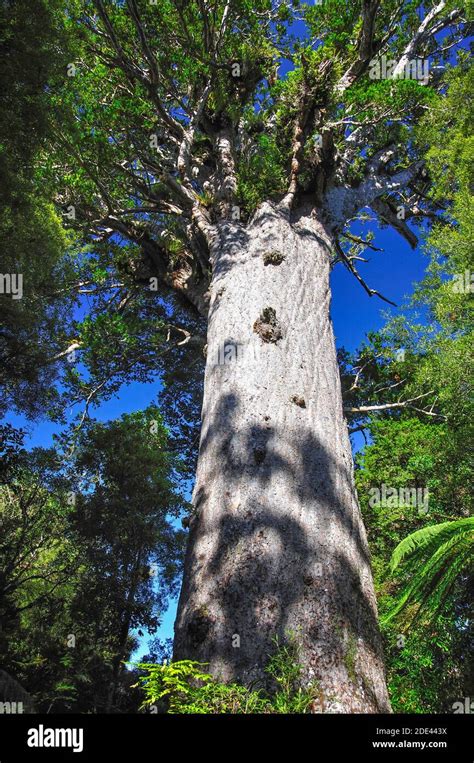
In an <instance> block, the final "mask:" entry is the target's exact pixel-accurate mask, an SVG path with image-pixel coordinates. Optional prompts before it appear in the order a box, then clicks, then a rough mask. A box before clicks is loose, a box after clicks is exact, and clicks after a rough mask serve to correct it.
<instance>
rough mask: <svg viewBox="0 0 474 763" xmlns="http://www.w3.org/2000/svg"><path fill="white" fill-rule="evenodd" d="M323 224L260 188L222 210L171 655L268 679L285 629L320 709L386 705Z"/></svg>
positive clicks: (221, 673) (221, 672)
mask: <svg viewBox="0 0 474 763" xmlns="http://www.w3.org/2000/svg"><path fill="white" fill-rule="evenodd" d="M331 257H332V245H331V238H330V234H329V233H328V231H327V229H326V227H325V225H324V223H323V222H321V221H319V220H318V219H317V218H316V217H314V216H309V215H308V216H305V214H304V213H303V214H301V213H300V214H299V216H296V215H295V216H293V217H292V219H291V221H290V218H289V214H288V212H287V211H281V210H279V209H278V208H277V207H275V206H273V205H272V204H269V203H265V204H263V205H261V207H260V208H259V209H258V210H257V212H256V213H255V215H254V217H253V219H252V221H251V222H250V223H249V224H248V225H247V226H246V227H244V226H243V225H240V224H238V223H231V222H226V223H221V224H220V226H219V235H218V237H217V239H216V242H215V245H214V247H213V251H212V266H213V278H212V284H211V303H210V313H209V326H208V349H207V361H206V376H205V391H204V402H203V410H202V432H201V442H200V452H199V463H198V470H197V479H196V485H195V490H194V496H193V506H194V515H193V519H192V521H191V527H190V537H189V542H188V549H187V554H186V561H185V571H184V580H183V586H182V591H181V597H180V602H179V608H178V616H177V621H176V625H175V655H174V657H175V659H185V658H187V659H195V660H199V661H202V662H206V663H209V670H210V672H212V674H213V675H215V676H216V677H218V678H219V679H221V680H223V681H226V682H229V681H238V682H241V683H245V684H247V685H249V684H251V683H253V682H254V681H256V683H257V685H258V684H259V683H262V684H266V683H267V682H268V675H267V674H266V673H265V671H264V667H265V665H266V664H267V662H268V658H269V656H270V655H271V654H272V653H273V652H274V651H275V643H274V639H275V637H277V638H278V640H279V642H280V643H284V642H285V640H286V639H287V637H288V634H289V633H290V632H293V633H294V634H295V635H296V638H297V640H298V641H299V642H300V645H301V663H302V666H303V683H304V684H308V683H311V682H313V683H314V682H316V685H317V687H318V694H319V700H318V701H317V702H316V703H315V708H314V709H315V711H316V712H318V711H320V712H387V711H389V710H390V707H389V701H388V697H387V690H386V684H385V676H384V665H383V657H382V648H381V641H380V635H379V631H378V626H377V610H376V601H375V594H374V588H373V582H372V575H371V569H370V560H369V553H368V547H367V541H366V535H365V530H364V526H363V523H362V519H361V515H360V510H359V506H358V502H357V497H356V493H355V488H354V481H353V465H352V454H351V446H350V441H349V436H348V432H347V426H346V423H345V420H344V416H343V410H342V399H341V389H340V381H339V373H338V365H337V359H336V351H335V343H334V335H333V330H332V324H331V320H330V316H329V307H330V289H329V273H330V261H331Z"/></svg>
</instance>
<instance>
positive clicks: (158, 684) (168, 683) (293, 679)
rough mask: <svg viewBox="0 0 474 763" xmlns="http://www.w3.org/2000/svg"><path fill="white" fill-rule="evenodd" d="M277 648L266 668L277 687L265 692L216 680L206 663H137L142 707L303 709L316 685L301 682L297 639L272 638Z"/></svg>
mask: <svg viewBox="0 0 474 763" xmlns="http://www.w3.org/2000/svg"><path fill="white" fill-rule="evenodd" d="M275 646H276V651H275V653H274V654H273V655H272V656H271V657H270V659H269V661H268V664H267V667H266V671H267V673H268V674H269V676H270V677H271V679H273V682H274V683H275V686H276V690H275V691H274V692H272V693H268V692H266V691H264V690H263V689H261V690H255V689H250V688H247V687H245V686H241V685H238V684H234V683H231V684H223V683H219V681H217V680H216V679H215V678H213V676H211V675H210V674H209V673H206V672H205V671H204V668H205V667H206V665H204V664H201V663H198V662H193V661H192V660H181V661H178V662H170V663H169V664H166V663H164V664H162V665H156V664H153V663H140V664H139V665H137V668H138V669H139V670H140V671H144V672H145V675H141V676H140V678H139V684H140V685H141V687H142V689H143V691H144V693H145V697H146V700H145V703H144V705H143V707H145V708H146V707H149V706H150V705H155V704H156V703H160V702H163V701H164V702H165V704H164V705H162V707H163V709H165V708H166V711H167V712H169V713H180V714H194V713H196V714H217V713H219V714H222V713H227V714H236V715H238V714H243V713H307V712H310V711H311V706H312V704H313V703H314V700H315V697H316V696H317V685H316V683H314V684H313V685H312V686H310V687H306V688H303V687H302V686H301V675H302V667H301V664H300V663H299V648H298V641H297V638H296V637H295V636H294V635H291V634H290V636H289V638H288V640H287V642H286V643H285V644H284V645H279V644H278V641H275Z"/></svg>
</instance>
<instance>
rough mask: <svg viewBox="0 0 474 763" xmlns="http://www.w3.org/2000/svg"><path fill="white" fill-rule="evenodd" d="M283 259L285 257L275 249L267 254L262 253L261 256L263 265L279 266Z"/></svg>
mask: <svg viewBox="0 0 474 763" xmlns="http://www.w3.org/2000/svg"><path fill="white" fill-rule="evenodd" d="M284 259H285V255H284V254H282V253H281V252H279V251H278V250H277V249H275V250H273V251H269V252H264V254H263V264H264V265H281V263H282V262H283V260H284Z"/></svg>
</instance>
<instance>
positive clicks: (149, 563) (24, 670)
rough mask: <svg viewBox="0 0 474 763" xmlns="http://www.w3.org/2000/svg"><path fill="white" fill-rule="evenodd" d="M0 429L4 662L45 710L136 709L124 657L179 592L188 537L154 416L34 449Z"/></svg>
mask: <svg viewBox="0 0 474 763" xmlns="http://www.w3.org/2000/svg"><path fill="white" fill-rule="evenodd" d="M2 433H3V435H4V443H3V452H4V453H5V455H6V461H5V466H4V468H3V470H2V473H1V475H2V485H1V486H0V525H1V529H2V532H1V535H0V617H1V620H2V630H1V631H0V661H1V664H2V667H4V668H5V669H6V670H8V671H9V672H11V674H12V675H14V676H15V677H16V678H17V679H18V680H19V681H20V682H21V683H22V684H23V685H24V686H25V688H26V689H27V690H28V691H29V692H30V693H31V694H32V695H33V697H34V699H35V702H36V704H37V706H38V708H39V709H43V710H45V711H47V710H51V709H54V711H61V710H63V711H71V710H76V711H78V712H104V711H108V712H110V711H122V712H126V711H127V710H130V711H136V710H137V707H138V705H137V699H138V695H137V693H136V692H134V691H133V690H131V688H130V687H131V684H132V683H133V681H134V680H136V676H135V674H131V673H130V671H126V670H125V669H124V667H123V661H124V660H126V659H128V658H129V657H130V654H131V653H132V651H133V649H134V648H135V646H136V643H137V642H136V637H135V635H134V632H135V631H136V630H137V629H140V628H145V629H147V630H148V632H149V633H153V632H155V631H156V629H157V627H158V625H159V622H160V617H161V613H162V612H163V611H164V610H165V609H166V606H167V601H168V598H169V597H170V596H174V595H175V594H176V592H177V584H178V573H179V571H180V567H181V559H182V551H183V543H184V533H183V531H181V530H177V529H176V527H175V522H176V520H177V518H178V517H179V516H180V514H181V513H182V511H183V510H184V509H185V504H184V503H183V501H182V500H181V498H180V497H179V494H178V492H177V484H178V480H179V472H180V464H179V461H177V460H176V458H175V456H173V455H172V454H171V453H170V451H169V447H168V432H167V430H166V428H165V426H164V424H163V420H162V417H161V414H160V412H159V410H158V409H157V408H156V407H150V408H149V409H147V410H146V411H143V412H138V413H134V414H129V415H126V416H124V417H122V418H121V419H119V420H116V421H111V422H108V423H96V422H93V421H87V422H84V423H83V425H82V427H81V428H80V429H79V430H77V428H72V429H71V431H70V432H68V433H67V434H64V435H63V437H62V438H60V441H59V443H58V447H57V448H56V449H51V450H48V451H46V450H43V449H36V450H34V451H33V452H32V453H29V452H28V451H26V450H24V449H22V448H21V444H22V438H21V436H20V437H17V436H16V434H15V432H14V431H12V430H11V429H9V428H8V427H7V428H2ZM71 442H72V443H73V448H72V449H71Z"/></svg>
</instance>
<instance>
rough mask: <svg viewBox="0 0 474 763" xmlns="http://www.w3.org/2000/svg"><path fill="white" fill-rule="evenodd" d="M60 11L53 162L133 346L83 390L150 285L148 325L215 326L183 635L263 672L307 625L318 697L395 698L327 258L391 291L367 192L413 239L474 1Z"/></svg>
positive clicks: (129, 5)
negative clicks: (447, 68) (77, 41)
mask: <svg viewBox="0 0 474 763" xmlns="http://www.w3.org/2000/svg"><path fill="white" fill-rule="evenodd" d="M68 21H69V23H70V24H71V25H73V27H74V28H76V29H78V30H79V31H80V35H81V46H82V47H81V50H80V52H79V53H78V55H77V60H76V61H75V62H71V65H70V66H69V67H68V75H69V76H68V78H67V80H66V79H65V84H64V87H63V88H62V89H61V91H60V93H59V94H55V93H52V96H51V97H52V99H53V104H54V103H59V101H60V102H61V105H62V107H64V104H65V103H66V104H67V106H68V107H69V113H70V119H69V121H68V120H67V119H64V118H63V117H62V119H61V122H60V123H59V122H58V125H57V129H56V136H55V140H56V156H57V160H56V162H55V164H54V166H52V167H50V171H51V173H52V174H53V176H54V178H55V182H56V186H57V188H58V201H59V202H60V203H61V204H62V206H63V208H64V209H65V210H68V219H69V220H70V221H71V223H73V224H76V225H77V226H78V227H79V228H80V229H81V230H82V231H85V232H86V233H88V234H93V235H94V247H95V252H96V253H97V258H98V262H99V266H100V267H99V269H98V266H97V261H96V270H95V274H96V276H97V274H98V273H99V279H98V280H96V283H95V286H93V287H91V288H92V289H93V290H94V289H95V291H96V293H97V291H98V290H102V291H103V290H104V289H106V290H108V292H109V294H110V293H111V294H112V297H111V298H110V300H109V303H108V306H109V307H110V305H112V306H115V308H116V312H115V315H114V316H113V318H112V319H110V318H105V319H104V321H105V323H106V325H108V326H109V329H111V330H109V333H108V336H111V337H112V339H111V341H112V346H116V345H114V344H113V343H114V342H115V337H116V336H118V337H119V338H118V345H117V346H118V347H119V348H120V352H119V353H118V354H117V353H115V354H114V353H110V352H109V356H108V363H109V370H108V371H107V372H104V376H103V378H99V379H97V380H96V381H95V382H94V381H93V380H92V382H91V381H90V380H89V383H90V386H88V385H87V384H85V386H83V387H82V391H83V393H84V390H85V389H87V392H86V393H84V398H85V399H86V400H87V403H89V402H90V401H91V399H92V398H93V397H94V396H95V395H98V394H100V393H101V391H102V392H103V391H104V390H106V389H107V385H108V384H109V382H110V378H111V375H112V374H113V373H114V372H116V368H115V367H113V368H112V370H111V371H110V367H111V366H114V363H115V364H117V357H118V358H119V359H122V358H123V357H124V355H123V353H126V352H128V350H129V349H130V343H127V341H126V338H125V339H124V336H123V332H122V329H120V322H121V321H123V320H125V317H126V315H127V314H129V312H127V311H130V310H133V302H134V301H135V304H137V303H138V304H141V303H140V300H142V301H143V299H144V297H143V294H144V293H146V295H147V297H146V299H147V305H148V309H149V306H150V299H151V298H153V296H155V297H156V300H155V305H156V310H157V316H159V321H158V323H157V327H156V332H157V333H156V335H157V336H161V334H160V332H161V330H162V329H164V330H165V331H164V336H165V337H167V338H169V336H170V334H171V335H172V336H173V338H174V339H175V344H176V345H179V346H180V347H182V346H183V345H187V346H191V344H193V343H194V345H195V346H199V342H200V338H199V337H198V336H196V335H195V334H194V333H193V332H192V331H190V323H189V320H190V319H189V317H186V316H189V315H190V314H192V313H193V311H194V316H195V318H194V323H193V327H194V328H196V327H197V328H198V329H199V327H204V326H205V327H206V328H207V353H206V370H205V384H204V400H203V406H202V430H201V440H200V448H199V460H198V468H197V478H196V484H195V490H194V497H193V504H194V511H193V515H192V518H191V523H190V525H191V526H190V537H189V544H188V551H187V558H186V564H185V572H184V581H183V587H182V592H181V598H180V604H179V612H178V618H177V623H176V637H175V656H176V657H177V658H185V657H192V658H194V659H199V660H201V661H204V662H208V663H209V665H210V670H211V672H212V673H213V674H214V675H216V676H218V677H219V678H221V679H223V680H226V681H229V680H239V681H242V682H244V683H249V682H251V681H255V680H264V679H265V673H264V670H263V668H264V665H265V664H266V663H267V661H268V655H269V652H270V651H271V649H272V640H273V638H274V637H275V636H276V635H277V636H279V637H280V638H284V637H285V633H286V632H287V631H288V630H294V631H297V632H298V633H299V638H300V641H301V654H302V659H303V667H304V670H303V681H304V682H306V683H309V682H314V681H318V682H319V686H320V688H321V698H322V699H321V706H322V709H324V710H340V711H346V712H351V711H352V712H358V711H361V712H379V711H384V710H387V709H388V707H389V704H388V698H387V692H386V687H385V679H384V668H383V658H382V653H381V645H380V638H379V633H378V628H377V611H376V603H375V596H374V590H373V584H372V577H371V570H370V561H369V555H368V548H367V542H366V537H365V531H364V527H363V523H362V520H361V516H360V512H359V507H358V503H357V497H356V494H355V489H354V484H353V475H352V458H351V449H350V442H349V437H348V432H347V426H346V422H345V419H344V412H343V405H342V399H341V389H340V382H339V373H338V364H337V358H336V351H335V345H334V336H333V331H332V327H331V322H330V317H329V305H330V287H329V275H330V271H331V267H332V265H333V264H334V263H335V262H336V261H340V262H342V263H343V264H344V266H345V267H347V268H348V269H349V271H350V272H351V273H352V274H353V275H354V276H355V278H356V279H357V281H358V282H359V284H360V285H361V286H362V287H363V288H364V289H365V290H366V291H367V293H368V295H369V296H379V297H382V298H384V299H385V297H383V295H380V294H379V293H378V292H377V291H376V290H375V289H373V288H371V287H370V286H369V285H367V284H366V283H365V281H364V279H363V278H362V276H361V275H360V273H359V270H358V265H357V262H358V260H359V259H360V248H361V247H362V248H364V247H365V246H368V247H369V248H373V244H372V243H371V241H370V239H366V240H364V239H363V238H361V237H360V236H356V235H355V233H354V227H353V223H354V220H357V219H360V218H361V217H363V216H364V215H365V216H366V215H367V213H368V210H371V214H373V215H375V217H376V218H377V220H379V221H380V223H381V224H382V225H387V224H388V225H391V226H393V227H394V229H395V230H396V231H398V232H399V233H400V234H401V235H402V236H403V237H404V238H405V239H406V240H407V241H408V242H409V243H410V245H411V246H415V245H416V243H417V237H416V235H415V233H414V231H413V228H412V227H410V226H409V224H408V223H409V221H415V222H416V221H420V220H421V221H422V220H424V219H430V218H432V217H433V216H435V215H436V213H437V207H436V205H434V204H433V203H431V202H430V201H429V187H430V177H429V174H428V173H427V171H426V169H425V168H424V163H423V152H422V151H420V150H418V149H417V148H416V144H415V142H414V139H413V136H414V127H415V125H416V123H417V121H418V120H419V119H420V117H421V116H422V115H423V114H425V113H426V112H427V110H429V109H430V108H431V104H432V103H433V102H435V103H436V100H437V99H436V91H437V90H440V89H441V88H442V87H443V85H442V71H443V66H444V64H445V63H446V61H447V60H448V58H449V56H452V55H453V51H454V50H455V48H456V45H458V44H459V43H461V42H462V40H463V39H464V37H465V36H466V34H467V31H468V23H467V20H466V10H465V7H464V4H463V3H459V4H458V3H455V2H451V1H450V0H447V1H445V0H441V2H432V1H429V2H424V3H421V2H400V1H399V0H387V1H386V2H383V3H381V2H379V0H362V1H361V2H355V1H350V2H346V1H344V2H341V1H340V0H324V2H323V3H317V4H315V5H309V4H304V3H300V2H278V1H271V0H251V1H250V0H216V1H215V2H208V1H207V0H188V2H181V1H180V0H160V1H159V2H158V3H154V2H145V0H143V1H139V0H126V1H125V2H107V3H106V2H102V0H94V1H93V2H92V1H87V0H84V1H80V0H76V1H72V2H70V3H68ZM292 30H293V31H294V33H292ZM55 99H56V101H55ZM78 288H82V289H83V288H84V284H83V282H82V283H81V284H79V285H78ZM140 289H141V292H140ZM154 292H155V294H154ZM138 293H141V294H142V296H140V297H139V296H137V294H138ZM171 295H174V296H171ZM163 299H167V300H168V301H169V304H171V305H172V310H171V311H168V312H167V313H166V316H163V312H162V305H163ZM170 316H172V317H170ZM196 316H198V319H196ZM165 318H166V321H167V322H168V324H169V325H168V327H166V322H165ZM107 320H108V321H109V323H108V324H107ZM102 325H103V324H102ZM119 329H120V330H119ZM116 331H118V334H114V332H116ZM166 332H167V333H166ZM70 342H71V345H70V346H73V347H75V348H76V349H78V348H80V347H81V342H82V338H81V336H71V337H70ZM165 342H166V339H165ZM138 350H140V348H138ZM136 351H137V348H136V346H134V347H133V352H134V353H135V355H134V360H135V361H136ZM112 356H113V357H114V358H115V360H113V359H112V360H111V357H112ZM92 371H93V372H94V373H95V372H96V371H97V366H94V364H93V363H92ZM352 412H354V411H352Z"/></svg>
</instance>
